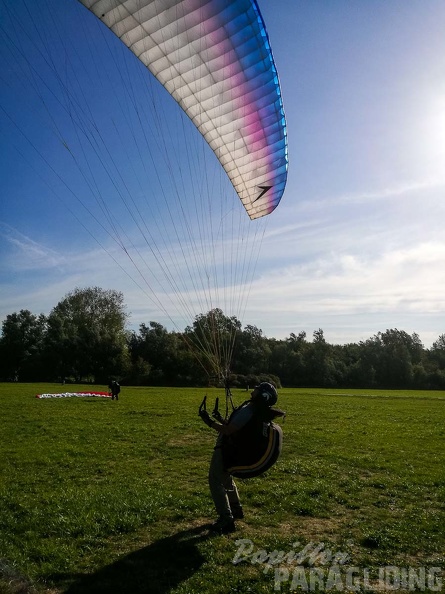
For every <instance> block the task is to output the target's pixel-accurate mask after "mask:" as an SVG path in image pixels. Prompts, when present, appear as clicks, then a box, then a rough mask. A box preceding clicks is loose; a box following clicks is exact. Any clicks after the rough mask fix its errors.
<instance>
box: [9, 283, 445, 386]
mask: <svg viewBox="0 0 445 594" xmlns="http://www.w3.org/2000/svg"><path fill="white" fill-rule="evenodd" d="M127 323H128V314H127V313H126V311H125V304H124V298H123V295H122V293H120V292H118V291H114V290H104V289H101V288H99V287H90V288H86V289H75V290H74V291H72V292H70V293H68V294H67V295H66V296H65V297H64V298H63V299H62V300H61V301H60V302H59V303H58V304H57V305H56V306H55V307H54V308H53V309H52V310H51V312H50V313H49V315H48V316H45V315H43V314H40V315H35V314H33V313H31V312H30V311H29V310H21V311H19V312H15V313H11V314H9V315H8V316H7V317H6V319H5V320H4V321H3V323H2V334H1V337H0V379H1V380H2V381H14V380H15V381H76V382H82V381H85V382H95V383H106V382H109V380H110V378H116V379H119V380H120V382H121V383H122V384H127V385H181V386H202V385H207V384H209V383H212V382H215V383H216V382H217V381H218V378H216V377H212V376H211V374H209V373H206V371H205V365H203V360H202V358H200V356H196V353H194V352H193V349H191V348H189V347H190V345H191V344H193V343H194V342H196V340H198V339H200V338H201V337H200V336H199V334H200V333H202V332H203V330H202V329H203V328H205V327H210V326H212V327H214V326H215V324H216V325H218V327H219V328H222V329H223V333H222V336H224V332H225V333H227V332H228V331H229V330H230V335H231V336H235V337H236V340H235V341H234V345H235V346H234V350H233V357H232V364H231V373H232V376H231V378H230V381H231V385H232V386H242V387H247V386H248V385H250V386H252V385H254V384H255V383H257V382H258V381H260V380H262V379H266V378H267V379H271V380H273V381H274V382H275V383H276V384H277V385H279V386H281V385H283V386H289V387H332V388H335V387H339V388H341V387H344V388H348V387H350V388H384V389H395V388H398V389H410V388H416V389H441V390H443V389H445V334H441V335H440V336H438V338H437V340H436V341H435V342H434V344H433V345H432V347H431V348H429V349H426V348H425V347H424V346H423V344H422V342H421V340H420V338H419V336H418V335H417V334H416V333H414V334H411V335H410V334H408V333H406V332H404V331H403V330H398V329H387V330H385V331H384V332H378V333H377V334H376V335H374V336H372V337H370V338H369V339H368V340H365V341H360V342H359V343H351V344H345V345H332V344H329V343H328V342H327V341H326V339H325V337H324V333H323V330H322V329H318V330H315V331H314V332H313V336H312V340H308V337H307V336H306V333H305V332H299V333H294V332H291V333H290V334H289V336H288V337H286V338H285V339H275V338H268V337H266V336H264V334H263V332H262V330H261V329H259V328H257V327H256V326H252V325H246V326H245V327H244V328H243V327H242V325H241V323H240V322H239V320H237V319H236V318H235V317H230V318H229V317H227V316H225V315H224V313H223V312H222V311H221V310H219V309H215V310H212V311H211V312H207V313H204V314H201V315H200V316H197V317H196V319H195V320H194V322H193V324H192V325H191V326H190V327H187V328H186V329H185V330H184V331H183V332H177V331H168V330H167V329H166V328H165V327H164V326H163V325H162V324H159V323H157V322H155V321H150V322H149V323H147V324H145V323H143V324H141V325H140V327H139V330H138V331H137V332H136V331H131V330H129V329H128V327H127ZM231 340H232V339H231Z"/></svg>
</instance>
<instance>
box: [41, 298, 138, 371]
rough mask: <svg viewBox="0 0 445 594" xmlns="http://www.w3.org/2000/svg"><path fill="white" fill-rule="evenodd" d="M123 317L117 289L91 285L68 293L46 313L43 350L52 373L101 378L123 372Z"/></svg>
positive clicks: (124, 340) (121, 302) (124, 364)
mask: <svg viewBox="0 0 445 594" xmlns="http://www.w3.org/2000/svg"><path fill="white" fill-rule="evenodd" d="M126 320H127V314H126V312H125V306H124V299H123V295H122V293H120V292H118V291H114V290H104V289H101V288H99V287H90V288H86V289H75V290H74V291H72V292H71V293H68V294H67V295H66V296H65V298H64V299H63V300H62V301H60V302H59V303H58V304H57V305H56V307H55V308H54V309H53V310H52V311H51V313H50V315H49V316H48V337H47V351H46V353H47V357H48V359H49V360H50V361H52V363H53V368H54V371H55V373H56V374H57V375H67V374H71V373H72V374H73V375H74V376H75V377H76V379H78V380H82V379H86V378H95V379H96V380H97V381H102V382H105V381H107V380H108V378H109V376H119V375H122V374H123V373H125V371H126V368H127V366H128V352H127V334H126V329H125V324H126Z"/></svg>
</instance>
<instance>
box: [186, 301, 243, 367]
mask: <svg viewBox="0 0 445 594" xmlns="http://www.w3.org/2000/svg"><path fill="white" fill-rule="evenodd" d="M240 330H241V322H240V321H239V320H238V319H237V318H236V317H235V316H232V317H228V316H226V315H224V313H223V312H222V310H221V309H219V308H215V309H212V310H211V311H209V312H208V313H206V314H200V315H198V316H196V317H195V320H194V322H193V326H192V327H190V326H188V327H187V328H186V329H185V331H184V340H185V341H186V344H187V345H188V346H189V348H190V349H191V351H192V352H193V353H194V354H195V357H196V360H197V361H198V362H199V364H200V365H201V367H202V368H203V370H206V373H207V374H208V375H209V376H210V377H211V376H218V375H219V373H220V371H221V369H220V367H221V365H222V366H223V367H225V369H223V370H222V371H223V373H226V372H228V371H230V369H229V366H230V363H231V361H230V355H231V353H232V352H233V348H234V344H235V339H236V337H237V336H238V334H239V332H240Z"/></svg>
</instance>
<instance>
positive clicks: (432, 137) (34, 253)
mask: <svg viewBox="0 0 445 594" xmlns="http://www.w3.org/2000/svg"><path fill="white" fill-rule="evenodd" d="M259 4H260V8H261V11H262V14H263V17H264V20H265V22H266V27H267V29H268V32H269V37H270V41H271V45H272V49H273V52H274V56H275V61H276V65H277V68H278V72H279V75H280V80H281V85H282V92H283V100H284V107H285V111H286V118H287V124H288V138H289V160H290V164H289V178H288V184H287V188H286V191H285V194H284V197H283V199H282V202H281V204H280V205H279V207H278V208H277V209H276V211H275V212H274V213H272V215H270V216H269V217H266V218H265V219H263V220H261V221H259V222H256V223H255V224H254V225H249V223H250V222H249V221H248V220H245V219H247V217H244V218H243V217H242V216H241V214H243V213H242V212H241V211H240V213H238V209H237V207H236V206H235V205H234V203H232V201H233V196H232V193H231V188H230V184H228V182H227V181H226V180H225V178H224V175H223V174H221V172H220V171H219V169H218V167H217V164H216V163H215V160H214V158H213V155H212V154H211V151H210V152H209V151H206V147H204V146H203V144H202V143H201V142H200V139H199V138H198V136H199V135H197V134H194V132H193V131H192V130H191V129H190V127H189V125H188V121H186V120H185V118H183V117H182V115H181V114H180V113H179V112H180V110H179V109H177V106H176V105H174V104H173V102H170V101H169V99H168V98H167V97H166V96H165V93H164V92H163V90H162V89H158V87H157V85H156V84H155V83H154V82H153V81H152V80H151V77H150V75H148V73H145V72H144V71H143V68H142V67H141V66H140V65H139V63H137V61H136V59H135V58H134V57H133V56H132V55H131V54H129V52H127V53H126V52H124V51H123V50H122V48H120V46H118V44H119V42H118V40H117V39H115V38H114V37H113V36H112V35H111V34H110V35H109V36H106V35H103V34H102V33H103V31H102V30H100V29H99V28H98V23H97V22H96V21H95V19H94V17H93V16H92V15H90V14H88V13H87V12H86V11H85V9H84V8H83V7H82V6H80V5H79V4H78V3H76V2H74V1H73V0H63V2H62V1H61V0H58V1H57V2H56V1H55V0H46V1H43V0H39V1H38V2H35V3H34V5H33V6H31V12H32V19H31V18H30V15H29V14H28V13H27V12H26V7H25V5H23V4H22V1H21V0H17V1H15V2H12V1H11V0H3V1H2V2H0V22H1V29H0V60H1V63H2V72H1V73H0V85H1V87H0V194H1V204H0V250H1V252H0V253H1V259H0V282H1V293H2V298H1V301H0V318H1V319H2V320H3V319H4V318H5V317H6V315H7V314H9V313H12V312H14V311H19V310H20V309H29V310H31V311H32V312H33V313H35V314H38V313H41V312H43V313H45V314H48V313H49V312H50V310H51V309H52V307H54V306H55V305H56V304H57V303H58V301H60V299H62V298H63V297H64V295H65V294H66V293H67V292H69V291H71V290H73V289H74V288H75V287H87V286H93V285H94V286H96V285H97V286H101V287H103V288H113V289H117V290H120V291H122V292H123V293H124V298H125V302H126V303H127V306H128V311H129V313H130V315H131V317H130V323H131V325H132V326H133V327H135V328H137V327H138V325H139V324H140V323H141V322H145V323H147V322H148V321H150V320H155V321H159V322H161V323H164V324H165V325H166V326H167V327H169V328H172V323H173V322H175V323H176V324H177V326H178V327H179V328H180V329H182V328H183V327H184V326H185V325H186V324H187V323H190V322H191V321H192V319H193V315H196V314H197V313H202V311H203V309H202V308H205V307H206V306H207V305H209V304H210V305H211V306H221V307H222V309H223V310H224V311H225V312H226V313H227V314H231V313H232V311H231V307H232V304H233V301H234V300H236V299H238V295H240V294H241V295H242V299H243V303H242V305H241V306H239V304H237V307H236V308H235V309H234V313H235V314H236V315H237V316H238V317H239V318H240V319H241V321H242V323H243V324H252V325H256V326H257V327H259V328H261V329H262V330H263V332H264V334H265V335H266V336H269V337H276V338H284V337H285V336H288V335H289V333H290V332H295V333H298V332H300V331H302V330H304V331H306V332H307V335H308V338H309V339H310V338H311V337H312V333H313V331H314V330H317V329H318V328H322V329H323V330H324V334H325V338H326V339H327V340H328V342H331V343H339V344H344V343H347V342H357V341H359V340H366V339H367V338H369V337H371V336H373V335H374V334H376V333H377V332H379V331H385V330H386V329H387V328H398V329H400V330H405V331H406V332H408V333H410V334H411V333H413V332H416V333H418V334H419V336H420V338H421V340H422V341H423V343H424V344H425V346H427V347H428V346H431V344H432V343H433V342H434V341H435V340H436V339H437V338H438V336H439V335H440V334H443V333H444V332H445V318H444V313H445V291H444V287H445V234H444V231H443V229H444V220H445V216H444V215H445V167H444V165H445V36H444V34H443V32H444V31H445V3H444V2H443V0H427V1H425V0H392V1H391V2H387V1H379V0H372V1H371V0H356V1H355V2H352V1H350V0H348V1H345V0H335V1H327V0H325V1H317V0H311V1H309V0H302V1H300V0H287V1H285V0H276V1H274V2H273V3H272V2H266V1H265V0H260V1H259ZM37 9H38V10H37ZM40 9H41V10H40ZM20 14H22V16H23V15H24V16H23V19H22V20H20V19H19V20H17V19H16V17H17V16H20ZM19 22H20V23H21V24H20V25H19V24H18V23H19ZM55 32H57V33H55ZM59 33H60V38H59ZM36 48H40V49H41V50H42V55H40V54H39V53H38V52H37V51H36ZM127 54H128V55H127ZM111 55H113V56H114V58H111ZM43 56H45V59H44V58H43ZM53 64H54V67H56V69H57V73H58V74H57V77H56V76H55V75H54V71H53ZM3 65H4V66H3ZM117 70H118V71H119V74H117V73H116V71H117ZM129 88H130V89H131V91H130V92H129V90H128V89H129ZM67 89H69V92H68V91H67ZM133 93H134V94H135V96H133ZM55 94H56V95H57V97H56V95H55ZM90 110H91V111H90ZM84 118H85V119H84ZM91 122H94V124H91ZM91 126H94V128H91ZM96 126H97V130H98V132H97V134H98V135H100V136H95V137H93V136H91V137H89V138H88V139H87V134H90V132H91V133H93V132H92V130H94V133H95V130H96V128H95V127H96ZM79 131H80V132H79ZM82 136H83V137H82ZM98 139H101V140H102V139H103V142H104V147H105V146H106V147H107V148H106V149H105V148H101V149H100V150H98V149H96V150H94V151H91V152H90V151H89V148H88V147H91V143H94V142H101V140H98ZM148 145H149V146H148ZM105 154H106V155H107V158H108V157H109V158H110V159H111V163H113V166H112V167H111V170H112V172H113V173H112V175H108V174H107V172H109V171H110V169H108V168H105V169H103V168H102V165H101V160H102V159H103V158H104V156H105ZM114 164H116V167H115V166H114ZM147 194H150V200H149V202H150V204H149V205H148V206H147V204H146V202H147V200H144V201H143V200H142V196H145V197H146V196H147ZM190 194H193V196H194V198H195V199H196V197H198V199H200V198H199V197H200V196H201V195H204V194H210V195H212V196H214V203H213V205H214V206H213V207H212V208H213V210H214V213H213V214H212V215H210V216H211V218H212V220H211V222H210V221H209V220H207V219H206V218H205V216H207V215H204V214H202V215H201V214H200V213H201V211H200V210H198V208H199V207H198V206H196V202H195V203H194V206H190V204H189V202H188V201H187V200H188V199H187V200H186V201H184V202H183V201H182V197H183V196H184V197H185V196H189V195H190ZM117 195H125V198H124V199H123V201H122V200H121V201H120V202H119V200H117ZM92 196H94V197H95V200H93V199H92ZM171 196H174V200H175V202H174V203H173V204H174V206H173V213H172V215H171V216H170V217H169V216H167V215H166V203H165V202H164V198H166V199H167V198H168V199H170V197H171ZM178 200H180V202H178ZM219 200H220V201H221V204H223V205H224V206H222V207H221V206H219V202H218V201H219ZM83 204H85V205H87V209H85V208H84V206H83ZM182 209H185V210H186V214H185V215H184V218H183V220H181V222H179V221H180V219H181V217H182V215H181V210H182ZM135 213H137V214H135ZM201 216H202V219H201ZM229 220H230V225H229ZM233 221H234V222H235V224H236V227H235V228H234V227H233V224H234V223H233ZM177 225H178V226H177ZM239 226H241V227H242V229H241V228H240V227H239ZM198 234H199V242H200V246H201V247H200V248H199V249H200V250H202V254H205V255H208V254H210V253H213V254H218V256H217V257H216V258H215V259H214V260H212V262H216V261H217V262H218V264H217V265H215V276H216V275H218V279H219V281H218V283H217V285H218V289H217V291H216V292H214V293H213V294H212V295H211V296H210V298H209V296H208V295H207V297H205V294H207V284H208V283H209V276H210V273H209V274H208V273H207V272H204V273H203V272H202V271H203V269H204V270H205V268H206V265H205V264H203V262H202V261H201V260H200V259H196V260H195V259H194V258H196V253H198V251H197V246H196V244H195V245H194V244H193V242H194V241H195V239H196V241H198ZM143 237H144V238H145V239H143ZM147 237H148V238H149V239H148V240H147ZM191 237H192V238H193V241H192V242H191V241H190V238H191ZM122 246H124V247H125V248H126V249H127V251H128V252H129V253H130V254H131V259H130V258H129V257H128V256H127V255H126V253H125V251H124V250H123V249H122ZM258 250H259V251H258ZM154 252H156V254H155V253H154ZM178 252H181V255H178ZM200 253H201V252H200ZM203 257H204V256H203ZM160 258H162V260H161V259H160ZM235 258H236V259H237V261H238V264H239V268H238V269H237V270H238V272H233V268H232V267H231V262H230V261H231V260H232V259H235ZM147 261H149V266H150V267H149V268H147V267H146V265H147ZM247 263H248V264H249V270H248V273H247V274H246V275H245V276H244V266H247ZM212 266H213V264H212ZM216 267H217V268H218V272H216ZM161 268H164V269H167V271H168V274H169V275H171V278H170V280H169V283H170V284H169V287H170V289H169V288H168V287H166V285H165V284H164V281H163V280H162V278H163V275H164V276H165V270H164V271H163V270H161ZM194 275H197V276H196V279H197V280H196V282H194V281H193V277H194ZM176 279H181V280H180V281H178V287H179V288H177V289H175V290H171V288H172V286H173V285H174V284H175V283H176ZM172 284H173V285H172ZM215 284H216V283H215ZM231 287H234V289H233V291H232V290H231ZM240 287H242V291H241V292H240ZM189 306H190V307H189Z"/></svg>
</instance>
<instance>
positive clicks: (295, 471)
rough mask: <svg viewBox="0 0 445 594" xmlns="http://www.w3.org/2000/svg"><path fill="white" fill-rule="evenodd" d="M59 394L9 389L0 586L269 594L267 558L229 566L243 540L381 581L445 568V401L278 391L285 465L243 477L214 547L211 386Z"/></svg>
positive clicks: (1, 413)
mask: <svg viewBox="0 0 445 594" xmlns="http://www.w3.org/2000/svg"><path fill="white" fill-rule="evenodd" d="M61 388H62V387H61V386H56V385H52V386H50V385H42V384H40V385H32V384H0V427H1V445H0V447H1V452H0V454H1V455H0V460H1V463H0V469H1V476H0V510H1V514H0V575H1V576H2V577H1V579H0V592H7V593H14V594H16V593H18V592H21V593H24V592H39V593H40V592H47V593H52V594H55V593H60V592H66V593H68V594H75V593H82V594H88V593H91V594H93V593H94V594H101V593H104V594H105V593H106V594H127V593H128V594H142V593H154V594H155V593H167V592H168V593H172V594H173V593H174V594H186V593H187V594H193V593H202V594H205V593H207V592H208V593H214V592H249V593H251V592H254V593H260V592H272V591H274V570H273V569H272V570H267V568H266V566H265V565H264V563H261V562H260V561H261V555H259V556H258V557H257V558H256V560H257V561H258V562H257V563H252V561H254V560H255V559H251V558H250V559H249V560H247V559H246V560H244V562H242V563H239V564H236V565H235V564H233V563H232V559H233V557H234V555H235V553H236V551H237V550H238V547H239V543H238V544H237V542H236V541H237V539H241V538H243V539H249V540H250V541H252V543H253V546H254V550H255V551H258V550H263V551H265V552H268V553H270V552H272V551H274V550H276V551H283V552H285V553H289V552H291V551H292V550H294V551H296V552H299V551H301V550H302V549H303V548H304V546H307V547H309V548H308V549H307V550H313V549H314V548H315V547H316V546H319V547H321V549H322V550H323V551H324V552H325V553H326V552H328V551H332V552H333V553H335V552H337V553H344V554H347V555H348V563H347V564H348V565H354V566H357V567H360V568H365V567H366V568H373V569H375V571H377V569H378V568H379V567H382V566H387V565H394V566H398V567H404V568H406V567H414V568H419V567H432V566H434V567H444V568H445V560H444V554H445V514H444V505H445V447H444V441H445V440H444V437H445V394H444V393H440V392H401V391H394V392H379V391H370V390H366V391H365V390H363V391H361V390H354V391H352V390H351V391H347V390H291V389H284V390H281V391H280V400H279V406H280V407H282V408H284V409H285V410H286V411H287V418H286V420H285V422H284V425H283V429H284V439H285V441H284V448H283V453H282V456H281V458H280V459H279V461H278V463H277V464H276V465H275V467H274V468H272V469H271V470H270V471H269V472H268V473H267V474H266V475H264V476H262V477H258V478H256V479H250V480H248V481H238V487H239V490H240V494H241V498H242V501H243V504H244V509H245V515H246V517H245V520H244V521H241V522H239V523H238V530H237V532H235V533H234V534H232V535H230V536H223V537H209V534H208V531H207V528H206V525H207V524H208V522H209V521H211V520H213V519H214V512H213V509H212V502H211V499H210V495H209V493H208V487H207V470H208V463H209V459H210V456H211V451H212V447H213V443H214V435H215V434H214V433H213V432H212V431H211V430H210V429H208V428H207V427H206V426H205V425H204V424H203V423H202V422H201V420H200V419H199V417H198V415H197V408H198V405H199V403H200V401H201V399H202V397H203V394H204V393H205V391H203V390H200V389H164V388H126V387H124V388H123V389H122V393H121V395H120V400H119V401H118V402H112V401H111V400H102V399H93V398H89V399H83V398H82V399H81V398H73V399H53V400H39V399H36V398H34V395H35V394H36V393H38V392H43V391H62V389H61ZM75 388H76V386H69V389H70V390H71V389H75ZM95 388H97V389H104V387H103V386H96V387H95ZM208 394H209V399H210V401H211V402H212V403H213V399H214V398H215V397H216V396H217V395H219V396H220V397H221V393H219V392H218V391H217V390H210V391H208ZM234 398H235V401H236V402H237V403H240V402H241V401H243V400H244V399H245V398H246V392H243V391H235V392H234ZM296 542H298V543H299V544H298V545H295V544H294V543H296ZM321 543H323V545H321ZM263 558H264V557H263ZM295 564H296V563H295V562H294V565H295ZM302 564H303V565H306V566H307V571H309V570H310V567H309V566H310V565H311V561H310V559H309V558H308V557H307V558H306V559H304V560H303V561H302ZM315 565H316V566H317V567H322V568H323V567H324V568H325V569H326V568H327V567H328V566H329V564H325V565H324V566H323V565H322V561H320V559H319V560H318V561H317V562H316V563H315ZM285 567H287V568H288V569H289V573H290V575H291V577H292V570H293V568H294V566H292V565H290V566H285ZM290 586H291V583H290V582H283V584H282V585H281V591H284V592H289V591H292V590H291V588H290ZM335 591H337V590H335ZM399 591H400V590H399Z"/></svg>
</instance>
